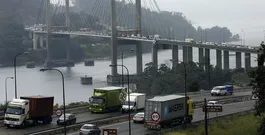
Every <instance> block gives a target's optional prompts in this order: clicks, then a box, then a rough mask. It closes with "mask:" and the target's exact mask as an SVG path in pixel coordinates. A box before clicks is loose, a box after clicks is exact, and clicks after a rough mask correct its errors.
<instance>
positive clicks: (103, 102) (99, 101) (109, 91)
mask: <svg viewBox="0 0 265 135" xmlns="http://www.w3.org/2000/svg"><path fill="white" fill-rule="evenodd" d="M126 90H127V89H126V88H124V87H114V86H111V87H104V88H95V89H94V93H93V96H92V97H90V98H89V102H90V104H89V109H90V112H92V113H94V112H100V113H104V112H113V111H120V109H121V107H122V103H123V102H124V101H125V99H126Z"/></svg>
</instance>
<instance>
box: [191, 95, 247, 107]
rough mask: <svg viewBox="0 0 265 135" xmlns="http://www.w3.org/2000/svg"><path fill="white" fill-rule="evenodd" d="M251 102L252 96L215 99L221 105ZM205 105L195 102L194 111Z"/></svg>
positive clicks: (201, 102)
mask: <svg viewBox="0 0 265 135" xmlns="http://www.w3.org/2000/svg"><path fill="white" fill-rule="evenodd" d="M249 100H251V95H244V96H236V97H226V98H219V99H214V101H218V102H219V103H220V104H230V103H236V102H244V101H249ZM203 105H204V101H197V102H194V109H197V108H202V107H203Z"/></svg>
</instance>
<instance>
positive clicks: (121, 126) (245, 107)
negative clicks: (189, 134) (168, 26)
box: [68, 101, 255, 135]
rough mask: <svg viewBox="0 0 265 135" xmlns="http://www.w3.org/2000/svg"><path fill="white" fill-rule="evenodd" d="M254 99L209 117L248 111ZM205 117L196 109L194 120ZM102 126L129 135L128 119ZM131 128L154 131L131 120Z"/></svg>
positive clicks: (140, 132)
mask: <svg viewBox="0 0 265 135" xmlns="http://www.w3.org/2000/svg"><path fill="white" fill-rule="evenodd" d="M254 103H255V102H254V101H247V102H239V103H232V104H226V105H223V112H220V113H211V114H209V117H210V118H212V117H216V116H222V115H227V114H231V113H236V112H241V111H246V110H249V109H251V108H254V107H253V106H254ZM203 119H204V112H202V109H201V108H200V109H195V112H194V120H193V121H198V120H203ZM100 128H101V129H102V128H111V129H118V135H128V131H129V128H128V121H127V122H122V123H116V124H112V125H107V126H102V127H100ZM131 129H132V135H143V134H146V133H148V132H152V130H147V129H146V128H144V126H143V124H135V123H133V122H132V121H131ZM68 135H79V133H78V132H75V133H69V134H68Z"/></svg>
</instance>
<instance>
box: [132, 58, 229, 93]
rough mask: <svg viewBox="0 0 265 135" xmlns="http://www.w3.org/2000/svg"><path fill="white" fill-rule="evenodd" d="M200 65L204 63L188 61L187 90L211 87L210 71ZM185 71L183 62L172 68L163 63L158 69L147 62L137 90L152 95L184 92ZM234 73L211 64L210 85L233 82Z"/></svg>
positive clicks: (138, 80) (138, 81)
mask: <svg viewBox="0 0 265 135" xmlns="http://www.w3.org/2000/svg"><path fill="white" fill-rule="evenodd" d="M200 65H202V64H197V63H194V62H189V63H186V68H187V91H189V92H194V91H198V90H200V89H205V90H208V89H209V88H208V87H209V79H208V76H209V75H208V72H207V71H205V70H204V68H203V67H202V66H200ZM184 71H185V68H184V65H183V63H182V64H178V65H177V67H176V69H170V68H169V67H168V66H167V65H165V64H161V65H160V66H159V67H158V70H156V67H155V66H153V64H152V63H147V64H146V68H145V69H144V72H143V74H142V75H141V76H139V78H138V79H137V83H136V85H137V90H138V91H139V92H145V93H148V94H150V95H161V94H172V93H183V92H184V87H185V85H184V83H185V80H184V73H185V72H184ZM232 74H233V73H232V72H230V71H226V70H222V69H219V68H213V67H212V66H210V87H211V88H212V87H213V86H216V85H224V84H226V83H227V82H231V76H232ZM211 88H210V89H211Z"/></svg>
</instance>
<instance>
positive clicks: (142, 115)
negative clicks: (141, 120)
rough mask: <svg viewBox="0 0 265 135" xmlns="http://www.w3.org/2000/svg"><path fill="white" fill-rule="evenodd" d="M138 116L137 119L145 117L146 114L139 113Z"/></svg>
mask: <svg viewBox="0 0 265 135" xmlns="http://www.w3.org/2000/svg"><path fill="white" fill-rule="evenodd" d="M136 116H137V117H144V114H143V113H137V114H136Z"/></svg>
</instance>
